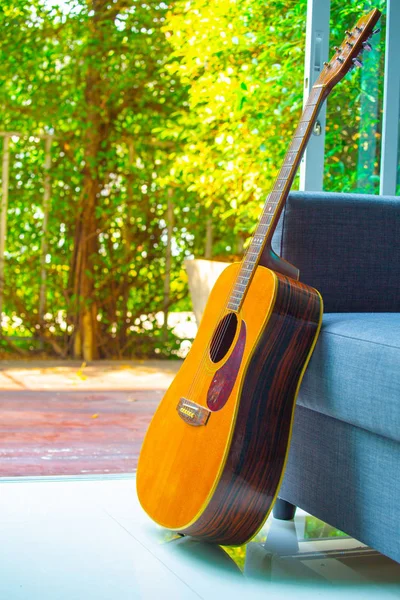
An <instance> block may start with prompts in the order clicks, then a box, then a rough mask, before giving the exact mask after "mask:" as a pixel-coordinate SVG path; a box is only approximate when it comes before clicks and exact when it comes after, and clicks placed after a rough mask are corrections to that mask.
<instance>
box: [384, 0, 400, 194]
mask: <svg viewBox="0 0 400 600" xmlns="http://www.w3.org/2000/svg"><path fill="white" fill-rule="evenodd" d="M399 26H400V2H399V0H387V3H386V48H385V75H384V92H383V123H382V147H381V153H382V156H381V171H380V188H379V192H380V194H382V195H391V196H395V195H396V188H397V173H398V167H399V136H400V60H399V56H400V36H399V32H398V29H399ZM396 124H397V127H396Z"/></svg>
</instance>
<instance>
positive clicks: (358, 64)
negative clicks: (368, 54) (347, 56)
mask: <svg viewBox="0 0 400 600" xmlns="http://www.w3.org/2000/svg"><path fill="white" fill-rule="evenodd" d="M353 63H354V65H355V66H356V67H362V66H363V64H362V61H361V60H360V59H359V58H353Z"/></svg>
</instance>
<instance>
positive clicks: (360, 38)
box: [316, 8, 381, 88]
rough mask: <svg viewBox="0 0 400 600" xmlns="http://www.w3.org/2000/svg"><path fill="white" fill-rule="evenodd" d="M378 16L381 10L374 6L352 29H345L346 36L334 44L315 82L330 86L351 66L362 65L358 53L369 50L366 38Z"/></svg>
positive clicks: (369, 34)
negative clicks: (330, 54) (328, 59)
mask: <svg viewBox="0 0 400 600" xmlns="http://www.w3.org/2000/svg"><path fill="white" fill-rule="evenodd" d="M380 16H381V12H380V11H379V10H378V9H377V8H374V9H373V10H371V12H369V13H368V14H366V15H364V16H363V17H361V19H359V21H358V22H357V24H356V25H355V26H354V27H353V29H350V30H348V31H346V37H345V39H344V40H343V42H342V44H341V46H335V50H336V52H335V55H334V56H333V57H332V58H331V60H330V61H329V62H326V63H324V65H325V66H324V69H323V70H322V72H321V74H320V76H319V77H318V82H316V83H318V84H319V85H323V86H324V87H326V88H332V87H333V86H334V85H336V83H337V82H338V81H340V80H341V79H342V78H343V77H344V76H345V75H346V73H347V72H348V71H349V70H350V69H351V68H352V67H354V66H358V67H361V66H362V62H361V60H360V54H362V52H363V51H364V50H371V45H370V44H369V41H368V40H369V38H370V37H371V36H372V35H373V34H374V33H375V32H374V27H375V25H376V23H377V22H378V20H379V18H380ZM378 31H379V30H378Z"/></svg>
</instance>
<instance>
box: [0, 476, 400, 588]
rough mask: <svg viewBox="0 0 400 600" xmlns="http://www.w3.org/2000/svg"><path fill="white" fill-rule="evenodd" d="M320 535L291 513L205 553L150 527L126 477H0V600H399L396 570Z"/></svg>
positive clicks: (355, 545)
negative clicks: (240, 541)
mask: <svg viewBox="0 0 400 600" xmlns="http://www.w3.org/2000/svg"><path fill="white" fill-rule="evenodd" d="M310 527H312V531H313V532H314V535H316V536H321V534H322V535H324V536H325V537H324V538H322V539H321V538H320V537H318V538H317V539H305V533H306V532H307V531H308V535H309V533H310ZM327 535H329V530H328V529H327V527H326V526H325V527H323V525H322V524H320V526H319V527H318V523H317V524H316V521H315V519H312V518H310V517H309V516H308V515H306V514H305V513H304V512H301V511H298V514H297V516H296V520H295V522H282V521H276V520H275V519H273V518H272V517H271V518H270V519H268V521H267V523H266V525H265V527H264V529H263V531H262V532H261V534H260V535H259V536H257V538H256V539H255V540H254V541H252V542H250V543H249V544H247V546H243V547H240V548H221V547H213V546H209V545H207V544H202V543H199V542H196V541H194V540H191V539H189V538H178V537H177V536H174V535H172V534H170V533H169V532H167V531H165V530H163V529H161V528H160V527H158V526H156V525H155V524H154V523H153V522H152V521H151V520H150V519H149V518H148V517H147V516H146V515H145V514H144V513H143V511H142V509H141V508H140V506H139V503H138V500H137V497H136V491H135V482H134V479H133V478H132V477H127V478H120V477H118V478H112V477H107V478H92V479H82V478H67V477H65V478H59V479H56V478H44V479H34V478H32V479H29V478H27V479H24V478H20V479H10V480H1V479H0V600H92V599H93V600H94V599H96V600H130V599H140V598H144V599H147V598H167V599H169V598H171V599H172V598H173V599H177V600H181V599H182V600H186V599H191V598H193V599H196V598H197V599H198V598H205V599H208V598H210V599H214V598H216V599H218V600H219V599H221V600H224V599H225V598H226V600H235V599H237V598H246V599H247V598H249V599H253V598H254V599H258V598H263V599H267V598H268V599H269V598H271V599H274V600H280V599H285V600H291V599H297V598H301V599H303V598H304V599H305V598H307V599H308V600H310V599H311V600H312V599H314V598H324V599H325V598H328V599H329V598H340V600H345V599H347V598H349V599H350V598H351V599H352V600H358V599H360V600H361V599H363V600H365V599H366V600H369V599H371V600H372V598H373V599H386V598H397V599H399V597H400V565H398V564H397V563H394V562H393V561H390V560H389V559H387V558H385V557H383V556H382V555H379V554H378V553H376V552H374V551H372V550H370V549H369V548H366V547H365V546H362V544H360V543H359V542H357V541H355V540H353V539H351V538H347V537H334V538H331V537H327Z"/></svg>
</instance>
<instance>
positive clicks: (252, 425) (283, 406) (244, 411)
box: [182, 274, 322, 544]
mask: <svg viewBox="0 0 400 600" xmlns="http://www.w3.org/2000/svg"><path fill="white" fill-rule="evenodd" d="M277 277H278V280H279V285H278V293H277V298H276V300H275V305H274V310H273V313H272V315H271V317H270V319H269V320H268V322H267V324H266V328H265V330H264V331H263V333H262V335H261V338H260V339H259V342H258V344H257V347H256V348H255V351H254V354H253V356H252V358H251V362H250V364H249V367H248V369H247V373H246V377H245V379H244V381H243V386H242V390H241V396H240V404H239V409H238V414H237V419H236V425H235V430H234V434H233V439H232V443H231V446H230V451H229V454H228V457H227V461H226V463H225V467H224V470H223V474H222V477H221V479H220V481H219V483H218V485H217V487H216V489H215V491H214V494H213V497H212V499H211V501H210V503H209V505H208V506H207V508H206V509H205V510H204V512H203V514H202V515H201V516H200V518H199V519H198V520H197V521H196V523H194V524H193V525H192V526H190V527H188V528H187V529H186V530H183V531H182V533H185V534H188V535H191V536H194V537H196V536H197V537H199V538H201V539H202V540H206V541H208V542H214V543H217V544H229V543H230V542H231V540H232V538H234V539H235V543H236V544H241V543H244V542H246V541H248V540H249V539H250V538H251V537H253V536H254V535H255V533H257V531H258V530H259V529H260V526H261V525H262V523H264V521H265V519H266V517H267V516H268V514H269V512H270V510H271V508H272V504H273V502H274V500H275V496H276V495H277V492H278V489H279V485H280V481H281V477H282V473H283V471H284V465H285V460H286V455H287V452H288V448H289V443H290V435H291V427H292V421H293V413H294V404H295V401H296V394H297V387H298V383H299V380H300V379H301V376H302V373H303V370H304V368H305V366H306V364H307V360H308V358H309V356H310V353H311V350H312V347H313V344H314V341H315V339H316V336H317V332H318V327H319V322H320V315H321V311H322V299H321V297H320V295H319V294H318V293H317V292H316V291H315V290H314V289H312V288H309V287H308V286H306V285H303V284H301V283H299V282H297V281H294V280H292V279H289V278H288V277H285V276H283V275H279V274H277ZM227 380H228V381H229V376H228V374H227ZM246 515H247V518H246ZM249 515H251V516H249Z"/></svg>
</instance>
